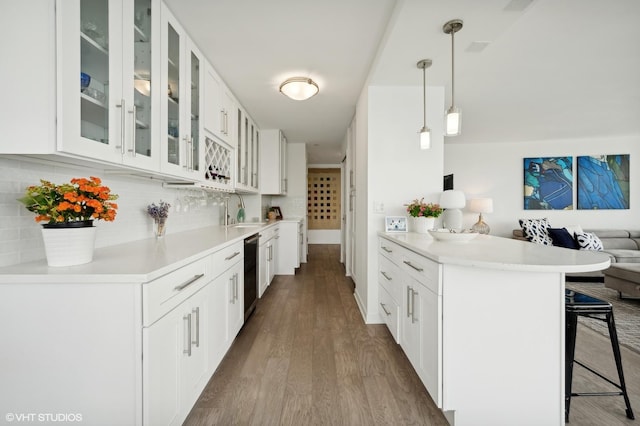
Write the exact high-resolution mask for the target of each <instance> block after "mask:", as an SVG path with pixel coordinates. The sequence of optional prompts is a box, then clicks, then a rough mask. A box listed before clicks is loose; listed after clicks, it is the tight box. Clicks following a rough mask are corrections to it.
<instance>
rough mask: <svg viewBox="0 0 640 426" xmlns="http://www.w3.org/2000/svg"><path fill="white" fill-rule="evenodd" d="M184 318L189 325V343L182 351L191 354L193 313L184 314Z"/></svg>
mask: <svg viewBox="0 0 640 426" xmlns="http://www.w3.org/2000/svg"><path fill="white" fill-rule="evenodd" d="M182 320H183V321H184V323H185V325H186V327H187V333H186V337H187V344H186V345H185V346H186V347H185V348H183V349H182V353H183V354H186V355H187V356H191V314H187V315H185V316H183V317H182ZM183 341H184V340H183Z"/></svg>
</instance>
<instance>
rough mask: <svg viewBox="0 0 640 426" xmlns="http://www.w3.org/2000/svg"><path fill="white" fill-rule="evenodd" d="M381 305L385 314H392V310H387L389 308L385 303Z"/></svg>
mask: <svg viewBox="0 0 640 426" xmlns="http://www.w3.org/2000/svg"><path fill="white" fill-rule="evenodd" d="M380 306H382V310H383V311H384V313H385V314H387V316H389V315H391V312H389V311H387V308H385V304H384V303H381V304H380Z"/></svg>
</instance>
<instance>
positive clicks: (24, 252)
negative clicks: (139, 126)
mask: <svg viewBox="0 0 640 426" xmlns="http://www.w3.org/2000/svg"><path fill="white" fill-rule="evenodd" d="M88 176H98V177H100V178H101V179H102V181H103V184H105V185H107V186H108V187H110V188H111V191H112V193H115V194H118V195H119V199H118V200H117V201H116V202H117V203H118V206H119V208H118V213H117V216H116V220H115V221H114V222H104V221H101V220H100V221H96V222H94V225H96V226H97V228H98V229H97V235H96V247H105V246H111V245H115V244H120V243H126V242H129V241H134V240H139V239H144V238H153V235H154V234H153V221H152V220H151V218H149V216H148V215H147V213H146V207H147V205H149V204H150V203H152V202H155V203H157V202H158V201H160V200H161V199H162V200H164V201H167V202H169V203H170V204H172V206H173V207H172V210H171V212H170V213H169V220H168V222H167V233H168V234H171V233H174V232H180V231H185V230H188V229H195V228H200V227H203V226H209V225H217V224H219V223H220V220H221V218H222V216H223V214H222V213H221V212H224V207H222V205H221V204H216V205H208V206H206V207H198V208H191V209H190V210H189V211H188V212H184V211H180V212H176V211H175V206H176V203H175V201H176V198H178V197H184V196H185V195H187V192H186V191H184V190H176V189H165V188H163V187H162V183H161V182H159V181H155V180H149V179H140V178H133V177H124V176H115V175H114V176H110V175H107V174H105V173H103V172H102V171H101V170H97V169H95V168H84V167H76V166H66V165H62V164H54V163H33V162H27V161H23V160H21V159H19V157H10V156H0V266H8V265H14V264H17V263H22V262H28V261H31V260H37V259H44V257H45V254H44V246H43V242H42V234H41V232H40V229H41V226H40V225H38V224H37V223H36V222H35V220H34V218H35V215H34V214H33V213H31V212H29V211H28V210H27V209H26V208H24V206H23V205H22V204H21V203H19V202H18V201H16V199H17V198H20V197H22V196H23V195H24V191H25V189H26V187H27V186H29V185H36V184H38V183H39V180H40V179H45V180H49V181H51V182H53V183H58V184H61V183H66V182H69V180H70V179H71V178H73V177H88ZM192 194H193V195H196V194H199V193H198V192H192ZM234 217H235V216H234ZM141 255H142V254H141Z"/></svg>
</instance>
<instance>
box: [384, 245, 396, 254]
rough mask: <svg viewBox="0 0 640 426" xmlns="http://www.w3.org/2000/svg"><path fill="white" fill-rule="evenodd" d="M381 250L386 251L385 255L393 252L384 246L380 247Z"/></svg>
mask: <svg viewBox="0 0 640 426" xmlns="http://www.w3.org/2000/svg"><path fill="white" fill-rule="evenodd" d="M382 250H384V251H386V252H387V253H393V250H391V249H389V248H387V247H386V246H382Z"/></svg>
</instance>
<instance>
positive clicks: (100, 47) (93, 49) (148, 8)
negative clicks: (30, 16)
mask: <svg viewBox="0 0 640 426" xmlns="http://www.w3.org/2000/svg"><path fill="white" fill-rule="evenodd" d="M57 22H58V25H57V30H58V39H59V43H58V46H59V47H60V50H59V52H58V79H59V93H58V96H59V100H60V101H59V111H58V117H59V118H61V120H60V121H59V127H58V138H57V149H58V150H59V151H63V152H68V153H71V154H76V155H81V156H85V157H89V158H93V159H97V160H100V161H107V162H111V163H117V164H120V163H123V164H126V165H129V166H133V167H136V168H142V169H145V170H157V169H158V166H159V152H158V140H157V136H156V135H155V132H156V130H157V129H158V126H159V121H158V119H159V111H158V108H157V107H158V105H159V104H158V102H157V100H156V99H155V97H156V96H157V93H158V92H157V91H158V90H159V86H156V87H155V88H154V87H153V86H152V83H151V82H152V81H155V78H152V75H153V76H155V75H157V74H158V71H159V69H158V64H159V62H158V60H159V57H158V53H159V51H160V50H159V45H158V41H159V39H160V38H159V31H158V30H159V28H158V23H159V22H160V2H159V0H139V1H136V2H129V1H108V0H85V1H82V2H81V1H79V0H72V1H58V2H57ZM81 73H82V74H83V78H84V80H85V81H86V82H87V84H88V85H87V86H86V87H85V86H84V85H82V84H81V85H80V87H78V86H79V79H80V74H81ZM156 84H157V83H156Z"/></svg>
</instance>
